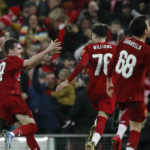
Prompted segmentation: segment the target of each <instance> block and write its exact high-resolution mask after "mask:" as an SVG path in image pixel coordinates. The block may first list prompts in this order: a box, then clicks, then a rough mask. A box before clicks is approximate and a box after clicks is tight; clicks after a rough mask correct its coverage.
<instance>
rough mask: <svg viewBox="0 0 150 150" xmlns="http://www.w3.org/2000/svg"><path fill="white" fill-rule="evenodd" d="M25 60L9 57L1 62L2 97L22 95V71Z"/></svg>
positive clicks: (0, 93)
mask: <svg viewBox="0 0 150 150" xmlns="http://www.w3.org/2000/svg"><path fill="white" fill-rule="evenodd" d="M23 62H24V59H21V58H19V57H17V56H8V57H6V58H5V59H3V60H0V96H1V97H2V96H8V95H14V94H15V95H16V94H20V84H19V83H20V70H21V69H23Z"/></svg>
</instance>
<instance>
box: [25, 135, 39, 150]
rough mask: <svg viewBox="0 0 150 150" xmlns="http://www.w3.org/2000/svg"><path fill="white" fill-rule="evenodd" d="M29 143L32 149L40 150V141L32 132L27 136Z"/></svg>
mask: <svg viewBox="0 0 150 150" xmlns="http://www.w3.org/2000/svg"><path fill="white" fill-rule="evenodd" d="M26 140H27V144H28V146H29V147H30V149H31V150H35V149H36V150H40V147H39V145H38V143H37V142H36V140H35V138H34V135H33V134H30V135H27V136H26Z"/></svg>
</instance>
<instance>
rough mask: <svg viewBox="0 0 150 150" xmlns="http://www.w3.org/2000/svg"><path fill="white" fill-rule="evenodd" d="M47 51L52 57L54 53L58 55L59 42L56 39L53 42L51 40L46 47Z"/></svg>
mask: <svg viewBox="0 0 150 150" xmlns="http://www.w3.org/2000/svg"><path fill="white" fill-rule="evenodd" d="M47 49H48V51H49V55H54V54H55V53H60V50H61V49H62V47H61V42H59V41H58V39H56V40H55V41H53V40H51V43H50V45H49V46H48V47H47Z"/></svg>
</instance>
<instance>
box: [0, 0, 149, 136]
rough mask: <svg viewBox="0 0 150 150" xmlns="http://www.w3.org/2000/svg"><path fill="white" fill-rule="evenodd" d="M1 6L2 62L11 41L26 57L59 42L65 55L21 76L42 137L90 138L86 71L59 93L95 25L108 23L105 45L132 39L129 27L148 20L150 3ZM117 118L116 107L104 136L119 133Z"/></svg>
mask: <svg viewBox="0 0 150 150" xmlns="http://www.w3.org/2000/svg"><path fill="white" fill-rule="evenodd" d="M0 3H1V5H0V59H3V58H4V57H5V53H3V43H4V41H5V40H6V39H8V38H9V37H14V38H16V39H18V40H19V41H20V43H21V45H22V47H23V58H30V57H32V56H33V55H35V54H36V53H39V52H40V51H42V50H44V49H45V48H46V47H47V46H48V45H49V43H50V41H51V40H54V39H56V38H58V39H59V41H61V43H62V47H63V48H62V51H61V54H55V55H54V56H49V57H47V58H45V60H44V61H42V62H41V63H40V64H39V65H37V66H36V67H35V68H34V69H29V70H23V71H22V73H21V89H22V97H23V98H24V100H25V101H26V102H27V103H28V105H29V107H30V109H31V110H32V113H33V115H34V117H35V120H36V122H37V125H38V128H39V133H88V131H89V128H90V126H91V125H92V124H93V122H94V119H95V117H96V115H97V112H96V111H95V110H94V109H93V108H92V107H91V106H90V102H89V99H88V96H87V84H88V70H87V69H85V70H84V71H83V72H82V73H81V74H80V75H79V76H78V77H77V78H76V79H75V80H74V81H73V82H71V83H70V85H69V86H68V87H66V88H64V89H63V91H62V92H59V93H57V92H55V88H56V86H57V85H58V84H59V83H60V82H62V81H64V80H65V79H67V78H68V76H69V75H70V73H71V72H72V71H73V69H74V67H75V65H76V63H77V62H78V61H79V59H80V54H81V51H82V49H83V47H84V46H85V45H86V44H89V43H90V42H91V37H90V36H91V26H92V25H93V24H95V23H98V22H102V23H105V24H108V25H109V28H110V29H109V32H108V37H107V41H108V42H110V43H114V44H117V43H118V41H119V40H120V39H121V38H122V37H124V36H126V35H129V34H130V31H129V29H128V25H129V22H130V21H131V19H132V18H133V17H136V16H139V15H147V16H148V17H149V21H150V1H149V0H95V1H94V0H21V1H20V0H13V1H12V0H0ZM147 44H150V39H149V38H148V39H147ZM147 93H148V94H147ZM147 93H146V94H147V95H149V91H148V92H147ZM147 95H146V98H145V99H146V102H147V104H148V105H147V106H149V105H150V104H149V99H148V97H147ZM119 116H120V115H119V112H118V110H117V108H116V111H115V115H114V116H113V117H112V118H111V119H110V121H109V122H108V125H107V126H108V127H107V128H106V132H109V133H113V132H115V131H116V124H117V123H118V119H119ZM147 125H149V123H147Z"/></svg>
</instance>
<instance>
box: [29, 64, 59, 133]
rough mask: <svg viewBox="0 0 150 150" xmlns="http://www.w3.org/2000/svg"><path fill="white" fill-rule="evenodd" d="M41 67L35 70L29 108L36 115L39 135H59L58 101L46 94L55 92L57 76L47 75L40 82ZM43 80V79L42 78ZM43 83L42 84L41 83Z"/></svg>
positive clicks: (49, 73)
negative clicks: (47, 91)
mask: <svg viewBox="0 0 150 150" xmlns="http://www.w3.org/2000/svg"><path fill="white" fill-rule="evenodd" d="M39 67H40V66H37V67H35V69H34V73H33V80H32V86H31V88H30V89H29V95H30V96H29V97H30V99H29V106H30V107H31V108H32V111H33V113H34V114H35V115H36V117H35V119H38V120H36V121H37V122H38V128H39V133H57V132H58V128H59V120H58V117H57V116H56V114H55V110H56V108H57V105H58V103H57V100H56V99H55V98H53V97H51V96H50V95H47V94H46V93H45V91H46V90H55V87H56V76H55V74H54V73H52V72H48V73H46V75H45V77H44V78H43V77H42V80H39ZM40 79H41V78H40ZM40 81H42V82H40Z"/></svg>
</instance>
